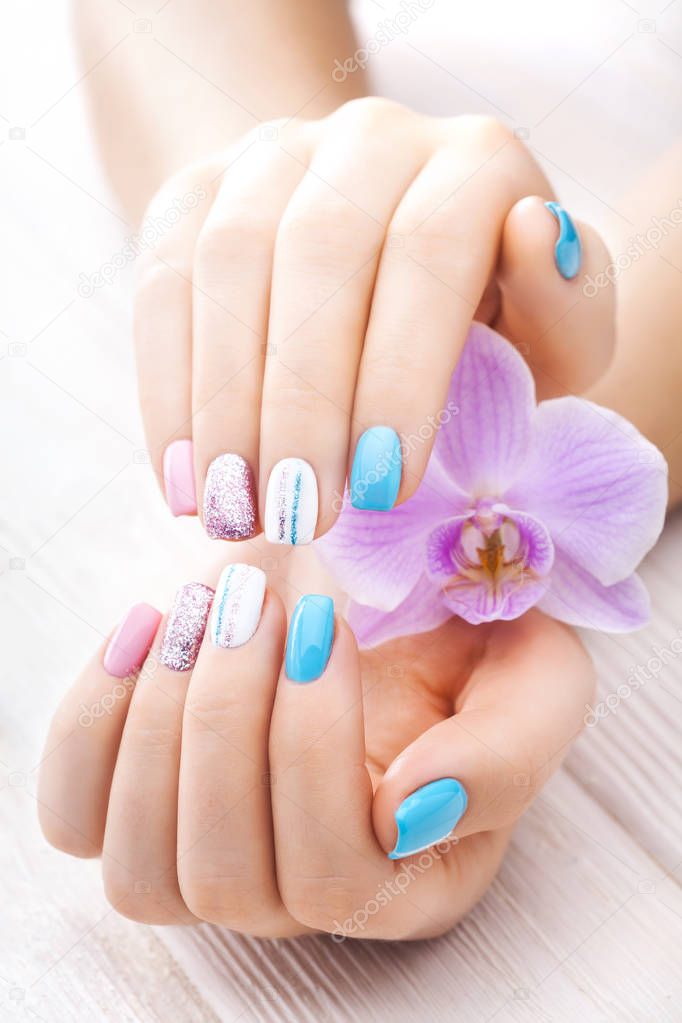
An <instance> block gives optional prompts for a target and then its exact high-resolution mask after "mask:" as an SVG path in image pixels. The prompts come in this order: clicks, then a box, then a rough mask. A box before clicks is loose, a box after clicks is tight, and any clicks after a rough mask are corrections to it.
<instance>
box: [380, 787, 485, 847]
mask: <svg viewBox="0 0 682 1023" xmlns="http://www.w3.org/2000/svg"><path fill="white" fill-rule="evenodd" d="M466 808H467V794H466V792H465V790H464V787H463V786H462V785H460V783H459V782H458V781H457V779H456V778H439V779H438V781H432V782H429V784H428V785H422V787H421V788H420V789H417V791H416V792H413V793H412V795H410V796H408V797H407V799H403V801H402V803H401V804H400V806H399V807H398V809H397V810H396V812H395V822H396V825H397V826H398V840H397V842H396V844H395V849H394V850H393V852H390V853H389V854H388V858H389V859H390V860H399V859H401V858H402V857H403V856H411V855H412V854H413V853H416V852H421V850H422V849H428V847H429V846H430V845H434V844H435V843H436V842H440V841H441V840H442V839H444V838H446V836H447V835H449V834H450V832H451V831H452V829H453V828H454V826H455V824H456V823H457V821H458V820H459V819H460V817H462V816H463V814H464V812H465V810H466Z"/></svg>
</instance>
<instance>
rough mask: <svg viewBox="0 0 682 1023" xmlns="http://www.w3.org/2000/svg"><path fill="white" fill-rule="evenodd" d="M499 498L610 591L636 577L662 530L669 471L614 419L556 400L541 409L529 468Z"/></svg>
mask: <svg viewBox="0 0 682 1023" xmlns="http://www.w3.org/2000/svg"><path fill="white" fill-rule="evenodd" d="M504 499H505V500H506V501H508V502H509V503H510V504H514V505H516V506H517V507H518V506H521V507H523V508H528V509H530V510H531V511H532V512H533V513H534V515H536V516H537V517H538V518H540V519H541V520H542V521H543V522H544V523H545V525H546V526H547V528H548V529H549V531H550V533H551V534H552V538H553V540H554V543H555V545H556V546H557V547H560V548H561V549H562V550H563V551H564V552H565V553H566V554H567V555H568V557H569V558H570V559H572V560H573V561H574V562H575V563H576V564H577V565H579V566H580V567H582V568H583V569H585V570H586V571H587V572H589V573H590V574H591V575H593V576H594V577H596V578H597V579H598V580H599V581H600V582H601V583H603V584H604V585H605V586H610V585H612V584H613V583H616V582H618V581H619V580H621V579H625V578H626V577H628V576H630V575H631V574H632V573H633V572H634V570H635V568H636V567H637V565H638V564H639V562H640V561H641V559H642V558H643V557H644V555H645V554H646V553H647V551H648V550H649V549H650V548H651V547H652V546H653V544H654V543H655V541H656V540H657V538H658V536H659V534H660V532H661V529H662V528H663V519H664V516H665V507H666V500H667V465H666V462H665V459H664V458H663V456H662V455H661V453H660V452H659V451H658V450H657V449H656V448H655V447H654V445H653V444H650V443H649V441H647V440H645V438H644V437H643V436H642V435H641V434H640V433H639V432H638V431H637V430H636V429H635V427H634V426H632V424H631V423H629V422H627V420H625V419H623V418H622V416H619V415H618V414H617V413H616V412H612V411H610V410H609V409H606V408H602V407H601V406H599V405H595V404H593V403H592V402H589V401H584V400H583V399H580V398H572V397H571V398H555V399H553V400H552V401H545V402H542V404H541V405H540V406H539V407H538V410H537V412H536V416H535V422H534V441H533V446H532V451H531V454H530V458H529V461H528V463H527V465H526V468H525V469H524V472H523V474H522V476H521V478H520V479H518V480H517V482H516V483H515V484H514V486H513V487H512V488H511V489H510V490H509V491H508V492H507V493H506V494H505V495H504Z"/></svg>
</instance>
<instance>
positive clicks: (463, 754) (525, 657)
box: [373, 612, 593, 858]
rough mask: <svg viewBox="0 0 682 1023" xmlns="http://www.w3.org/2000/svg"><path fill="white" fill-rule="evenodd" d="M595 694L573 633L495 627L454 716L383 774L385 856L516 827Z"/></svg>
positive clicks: (379, 822)
mask: <svg viewBox="0 0 682 1023" xmlns="http://www.w3.org/2000/svg"><path fill="white" fill-rule="evenodd" d="M548 665H551V680H549V679H548V670H549V669H548ZM592 687H593V672H592V668H591V664H590V661H589V658H588V657H587V654H586V653H585V651H584V649H583V647H582V645H581V644H580V642H579V640H578V639H577V638H576V636H575V635H574V633H573V632H572V631H571V630H569V629H568V628H567V627H566V626H564V625H561V624H560V623H559V622H555V621H553V620H550V619H546V618H544V616H542V615H540V614H539V613H537V612H531V613H529V614H528V615H526V616H525V617H524V618H522V619H519V620H517V621H516V622H513V623H511V622H510V623H498V627H496V629H495V630H494V631H491V638H490V640H489V646H488V648H487V654H486V658H485V660H484V661H482V662H481V665H480V666H479V667H478V668H477V669H476V670H475V672H474V675H473V676H472V678H471V680H470V682H469V684H468V686H467V688H466V690H465V692H464V696H463V698H462V700H461V704H460V706H458V707H457V713H456V714H455V715H454V717H451V718H449V719H447V720H445V721H442V722H440V723H438V724H437V725H434V726H433V727H432V728H431V729H429V731H427V732H425V733H424V735H422V736H421V737H420V738H419V739H417V740H416V741H415V742H413V743H412V744H411V745H410V746H408V747H407V749H406V750H404V752H403V753H401V754H400V755H399V756H398V757H397V758H396V760H395V761H394V762H393V764H392V765H391V766H390V767H389V768H388V770H387V771H386V774H385V776H384V778H383V779H382V781H381V784H380V785H379V787H378V789H377V792H376V796H375V800H374V808H373V810H374V826H375V829H376V833H377V835H378V836H379V839H380V841H381V844H382V846H383V847H384V849H386V851H387V852H390V855H391V856H392V857H394V858H402V857H404V856H408V855H411V854H412V853H414V852H416V851H418V850H419V849H424V848H427V847H429V846H430V845H432V844H433V843H434V842H437V841H439V840H441V839H442V838H444V837H445V836H446V835H448V834H450V833H451V832H452V830H453V828H454V829H455V831H454V834H455V835H456V836H457V837H458V838H464V837H465V836H467V835H474V834H476V833H479V832H484V831H489V830H492V829H497V828H506V827H509V826H510V825H511V824H513V822H514V821H515V820H516V819H517V817H518V816H519V815H520V814H521V813H522V812H523V810H524V809H526V807H527V806H528V805H529V803H530V802H531V801H532V799H533V797H534V796H535V794H536V793H537V792H538V791H539V789H540V788H541V787H542V785H543V784H544V783H545V781H546V780H547V778H548V777H549V775H550V774H551V773H552V772H553V771H554V770H556V768H557V767H558V765H559V763H560V762H561V760H562V758H563V756H564V755H565V753H566V751H567V749H568V746H569V744H570V742H571V740H572V739H573V738H574V737H575V736H576V735H577V734H578V732H579V731H580V729H581V727H582V720H583V715H584V706H585V703H586V701H588V700H589V698H590V693H591V691H592Z"/></svg>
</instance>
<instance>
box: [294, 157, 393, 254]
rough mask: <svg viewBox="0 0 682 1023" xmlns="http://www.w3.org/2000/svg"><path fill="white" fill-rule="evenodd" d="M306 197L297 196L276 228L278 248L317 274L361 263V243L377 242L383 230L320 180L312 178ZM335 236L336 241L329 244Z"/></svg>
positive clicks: (373, 243)
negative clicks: (359, 257)
mask: <svg viewBox="0 0 682 1023" xmlns="http://www.w3.org/2000/svg"><path fill="white" fill-rule="evenodd" d="M308 183H309V184H310V185H311V187H310V189H307V188H306V196H305V198H303V197H298V198H297V197H294V198H293V199H292V201H291V202H290V204H289V206H288V207H287V209H286V210H285V212H284V215H283V217H282V219H281V221H280V225H279V229H278V231H277V242H276V247H277V250H278V253H279V254H280V255H283V256H284V258H285V259H290V260H292V261H293V266H294V268H296V267H297V266H298V267H300V268H301V269H302V270H303V269H305V270H306V272H310V270H311V269H312V270H313V271H314V272H315V273H319V272H320V271H323V272H324V271H325V270H329V269H330V268H333V269H336V268H339V267H345V266H347V265H349V264H352V265H353V266H355V265H357V263H358V253H360V254H361V253H362V250H363V249H364V247H365V246H363V244H362V240H363V238H364V239H366V242H365V244H367V242H369V244H370V246H371V245H375V244H376V245H378V244H379V243H380V240H381V237H382V236H383V230H382V229H381V227H380V225H379V224H374V223H373V222H371V221H370V220H369V218H368V217H367V216H366V215H365V214H364V213H363V212H362V211H361V210H359V209H357V208H356V207H354V206H353V204H352V203H351V202H349V201H348V200H347V199H344V198H343V197H342V196H341V195H339V194H337V193H336V192H334V190H333V189H331V188H329V187H327V186H326V185H323V184H322V183H321V182H319V181H317V180H315V179H314V177H313V178H312V179H310V176H309V181H308ZM330 239H333V244H330Z"/></svg>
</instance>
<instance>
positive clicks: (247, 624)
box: [211, 565, 266, 647]
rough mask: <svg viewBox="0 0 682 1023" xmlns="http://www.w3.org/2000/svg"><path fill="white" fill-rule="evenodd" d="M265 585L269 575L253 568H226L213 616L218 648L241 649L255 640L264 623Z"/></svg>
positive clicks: (212, 634)
mask: <svg viewBox="0 0 682 1023" xmlns="http://www.w3.org/2000/svg"><path fill="white" fill-rule="evenodd" d="M265 582H266V579H265V572H261V570H260V568H253V567H252V566H251V565H228V566H227V568H224V569H223V571H222V574H221V576H220V580H219V582H218V587H217V589H216V595H215V600H214V601H213V611H212V613H211V639H212V641H213V644H214V646H224V647H233V646H241V645H242V643H246V642H247V641H248V640H250V639H251V637H252V636H253V634H254V632H255V631H256V629H257V628H258V623H259V621H260V613H261V610H262V608H263V599H264V597H265Z"/></svg>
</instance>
